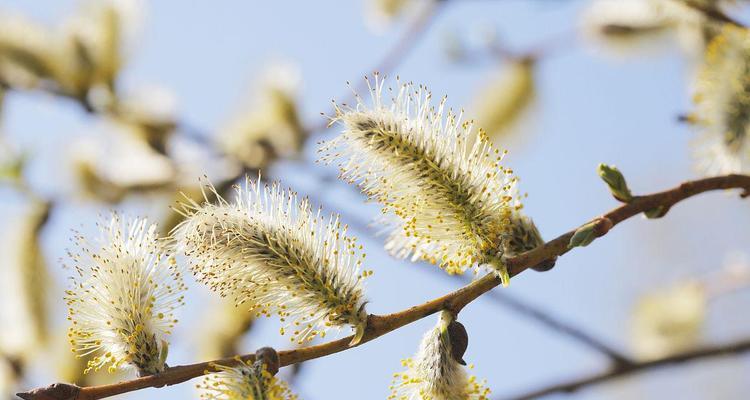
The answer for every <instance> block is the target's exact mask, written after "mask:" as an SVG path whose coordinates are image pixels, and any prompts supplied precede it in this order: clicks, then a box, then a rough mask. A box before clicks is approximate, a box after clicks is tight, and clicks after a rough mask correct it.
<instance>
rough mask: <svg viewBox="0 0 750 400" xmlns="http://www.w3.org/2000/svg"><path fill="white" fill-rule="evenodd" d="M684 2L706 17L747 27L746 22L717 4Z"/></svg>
mask: <svg viewBox="0 0 750 400" xmlns="http://www.w3.org/2000/svg"><path fill="white" fill-rule="evenodd" d="M684 4H685V5H686V6H688V7H690V8H692V9H693V10H695V11H697V12H699V13H701V14H703V15H704V16H705V17H706V18H708V19H710V20H714V21H716V22H721V23H725V24H730V25H734V26H737V27H740V28H745V24H743V23H742V22H740V21H738V20H736V19H734V18H732V17H730V16H728V15H727V14H725V13H724V12H723V11H721V10H720V9H718V8H717V7H716V6H715V5H706V4H705V3H704V2H701V1H695V0H686V1H685V2H684Z"/></svg>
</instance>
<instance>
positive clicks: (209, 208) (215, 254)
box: [173, 179, 371, 344]
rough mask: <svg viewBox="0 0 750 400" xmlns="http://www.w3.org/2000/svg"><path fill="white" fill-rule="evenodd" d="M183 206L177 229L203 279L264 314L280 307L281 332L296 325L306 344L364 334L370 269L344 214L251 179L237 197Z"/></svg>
mask: <svg viewBox="0 0 750 400" xmlns="http://www.w3.org/2000/svg"><path fill="white" fill-rule="evenodd" d="M211 189H212V190H213V188H211ZM217 197H218V195H217ZM182 212H183V213H184V215H185V216H186V219H185V221H184V222H182V223H181V224H180V225H178V226H177V227H176V228H175V229H174V232H173V236H174V239H175V242H176V246H177V248H178V249H179V250H180V251H181V252H183V253H184V254H185V255H186V256H187V257H188V258H189V259H190V262H191V270H192V271H193V273H194V274H195V276H196V277H197V278H198V280H199V281H200V282H202V283H204V284H206V285H207V286H208V287H209V288H211V289H212V290H213V291H215V292H218V293H219V294H221V295H222V296H230V297H231V298H232V299H233V300H234V301H235V302H236V304H238V305H242V304H244V305H245V306H246V307H248V308H249V309H250V310H251V311H254V312H256V313H257V315H259V316H260V315H266V316H270V315H271V314H277V315H278V316H279V317H280V318H281V321H282V322H288V323H287V324H286V326H285V327H282V328H281V333H282V334H284V333H285V332H286V331H287V328H290V329H291V331H292V333H293V335H292V337H291V339H292V341H295V342H298V343H300V344H301V343H303V342H305V341H309V340H312V339H313V338H314V337H315V336H318V335H320V336H325V332H326V331H327V330H328V329H329V328H331V327H343V326H347V325H348V326H351V327H353V328H354V329H355V338H354V340H353V342H354V343H356V342H358V341H359V340H360V339H361V337H362V335H363V334H364V329H365V327H366V324H367V314H366V312H365V299H364V293H363V287H362V280H363V279H364V278H365V277H366V276H368V275H369V274H371V271H362V272H360V267H361V265H362V261H363V259H364V254H363V253H362V252H361V250H362V246H361V245H358V244H357V242H356V239H355V238H354V237H350V236H347V234H346V230H347V228H346V226H343V227H342V225H341V223H340V222H339V219H338V216H334V215H331V216H330V217H329V218H328V219H327V220H326V219H325V218H324V217H323V216H321V211H320V210H318V211H317V212H314V211H313V210H312V208H311V206H310V204H309V202H308V201H307V199H303V200H301V201H299V200H297V196H296V193H294V192H292V191H289V190H283V189H281V188H280V187H279V186H278V185H277V184H274V185H272V186H270V187H269V186H265V185H261V183H260V182H259V181H256V182H253V181H251V180H249V179H248V180H246V183H245V185H244V187H237V194H236V197H235V203H234V204H229V203H227V202H226V201H224V200H223V199H220V200H219V202H218V204H211V203H209V202H205V203H203V204H197V203H195V202H188V203H187V204H184V205H183V210H182ZM287 319H289V321H287Z"/></svg>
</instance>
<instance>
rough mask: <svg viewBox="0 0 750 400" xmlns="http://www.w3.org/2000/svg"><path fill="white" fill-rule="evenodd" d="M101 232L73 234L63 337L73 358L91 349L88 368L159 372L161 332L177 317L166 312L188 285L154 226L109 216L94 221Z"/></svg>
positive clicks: (179, 300) (163, 354) (161, 364)
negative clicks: (91, 238) (67, 324)
mask: <svg viewBox="0 0 750 400" xmlns="http://www.w3.org/2000/svg"><path fill="white" fill-rule="evenodd" d="M99 228H100V230H101V236H100V238H99V239H97V240H95V241H91V242H89V241H87V240H86V239H85V238H84V237H83V236H82V235H80V234H76V235H75V241H76V242H77V244H78V248H79V252H73V251H71V252H70V254H71V257H72V259H73V263H74V268H75V272H76V273H75V274H74V275H73V276H72V277H71V278H70V279H71V282H72V284H71V287H70V289H68V290H66V292H65V302H66V304H67V305H68V319H69V320H70V321H71V327H70V328H69V330H68V337H69V338H70V343H71V345H72V350H73V351H74V352H76V353H77V354H78V356H79V357H83V356H86V355H92V358H91V360H90V361H89V362H88V368H87V369H86V371H85V372H88V371H90V370H92V369H93V370H99V369H101V368H102V367H104V366H107V365H109V367H108V368H107V370H108V371H110V372H112V371H114V370H116V369H118V368H121V367H128V366H129V367H134V368H136V369H137V371H138V374H139V375H148V374H154V373H157V372H161V371H163V370H164V368H165V366H166V364H165V361H166V356H167V350H168V342H167V340H166V339H167V336H168V335H169V334H170V332H171V330H172V328H174V326H175V324H176V323H177V319H175V318H174V313H173V311H174V310H175V309H176V308H177V307H179V306H181V305H183V304H184V296H183V294H182V292H184V291H185V290H186V289H187V288H186V286H185V284H184V283H183V280H182V275H181V273H180V270H179V268H178V267H177V265H176V263H175V262H174V260H173V259H172V258H171V256H170V255H169V253H168V250H167V249H166V248H165V247H164V246H163V244H162V242H160V241H159V239H158V236H157V229H156V225H153V224H149V223H148V222H147V221H146V220H145V219H128V220H124V221H122V220H121V219H120V217H119V216H117V215H113V216H112V218H111V220H110V221H109V222H108V223H106V224H102V225H99Z"/></svg>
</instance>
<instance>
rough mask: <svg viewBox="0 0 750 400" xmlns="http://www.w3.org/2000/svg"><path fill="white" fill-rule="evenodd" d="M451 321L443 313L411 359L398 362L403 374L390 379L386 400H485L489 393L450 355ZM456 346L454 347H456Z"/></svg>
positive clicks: (451, 347)
mask: <svg viewBox="0 0 750 400" xmlns="http://www.w3.org/2000/svg"><path fill="white" fill-rule="evenodd" d="M451 323H453V317H452V316H451V315H450V313H449V312H446V311H443V312H442V313H441V315H440V320H439V321H438V324H437V326H435V327H434V328H432V329H431V330H430V331H429V332H427V333H426V334H425V335H424V337H423V338H422V343H421V344H420V345H419V351H418V352H417V354H416V355H415V356H414V358H413V359H406V360H404V361H402V365H403V366H404V367H406V368H407V370H406V372H401V373H396V374H394V375H393V384H392V385H391V395H390V396H389V397H388V399H389V400H486V399H487V398H488V395H489V393H490V390H489V389H488V388H486V387H484V382H479V381H477V379H476V377H474V376H469V375H467V373H466V369H465V367H464V366H463V365H462V364H461V363H459V361H458V360H456V355H455V352H454V351H453V346H454V343H456V339H457V338H451V334H452V332H451V331H452V330H451V329H449V325H450V324H451ZM456 345H458V343H456Z"/></svg>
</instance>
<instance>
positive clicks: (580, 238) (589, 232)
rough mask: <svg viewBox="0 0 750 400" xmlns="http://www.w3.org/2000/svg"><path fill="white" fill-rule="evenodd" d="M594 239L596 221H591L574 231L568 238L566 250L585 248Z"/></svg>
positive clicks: (595, 236)
mask: <svg viewBox="0 0 750 400" xmlns="http://www.w3.org/2000/svg"><path fill="white" fill-rule="evenodd" d="M596 238H597V235H596V221H592V222H589V223H588V224H586V225H583V226H581V227H580V228H578V230H576V232H575V233H574V234H573V237H571V238H570V242H568V248H569V249H572V248H573V247H586V246H588V245H589V244H590V243H591V242H593V241H594V239H596Z"/></svg>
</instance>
